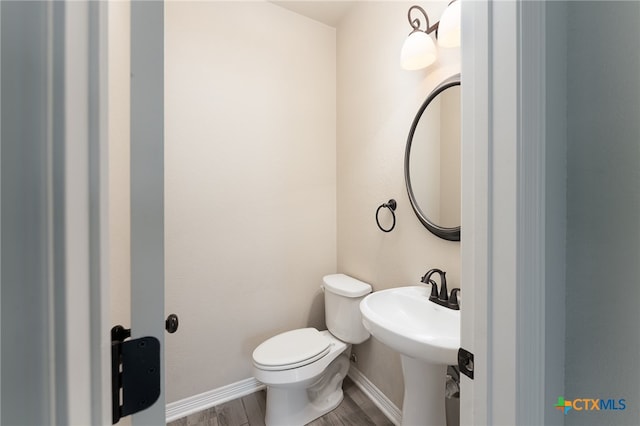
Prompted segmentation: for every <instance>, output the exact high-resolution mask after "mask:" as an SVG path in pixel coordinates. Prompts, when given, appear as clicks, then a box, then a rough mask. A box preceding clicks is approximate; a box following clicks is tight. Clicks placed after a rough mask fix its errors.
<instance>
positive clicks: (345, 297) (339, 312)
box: [322, 274, 371, 344]
mask: <svg viewBox="0 0 640 426" xmlns="http://www.w3.org/2000/svg"><path fill="white" fill-rule="evenodd" d="M322 281H323V287H324V313H325V320H326V322H327V328H328V329H329V332H330V333H331V334H333V335H334V336H335V337H337V338H338V339H340V340H342V341H343V342H345V343H353V344H358V343H362V342H364V341H365V340H367V339H368V338H369V332H368V331H367V330H366V329H365V328H364V326H363V325H362V314H361V313H360V302H361V301H362V299H364V297H365V296H366V295H367V294H369V293H371V285H369V284H367V283H365V282H362V281H360V280H357V279H355V278H352V277H350V276H348V275H345V274H332V275H327V276H325V277H324V278H323V279H322Z"/></svg>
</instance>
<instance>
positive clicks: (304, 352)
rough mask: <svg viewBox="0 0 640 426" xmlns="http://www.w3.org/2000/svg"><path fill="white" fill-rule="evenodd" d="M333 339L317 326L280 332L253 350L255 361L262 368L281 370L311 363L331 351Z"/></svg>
mask: <svg viewBox="0 0 640 426" xmlns="http://www.w3.org/2000/svg"><path fill="white" fill-rule="evenodd" d="M330 349H331V340H330V339H327V337H326V336H325V335H323V334H322V333H320V332H319V331H318V330H316V329H315V328H300V329H297V330H291V331H287V332H285V333H281V334H278V335H277V336H274V337H272V338H270V339H268V340H266V341H265V342H263V343H262V344H261V345H260V346H258V347H257V348H256V349H255V350H254V351H253V363H254V364H255V366H256V367H257V368H259V369H262V370H269V371H280V370H289V369H293V368H298V367H302V366H305V365H307V364H311V363H312V362H315V361H317V360H319V359H321V358H322V357H324V356H325V355H327V354H328V353H329V350H330Z"/></svg>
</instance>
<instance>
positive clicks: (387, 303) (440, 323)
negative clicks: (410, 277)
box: [360, 285, 460, 426]
mask: <svg viewBox="0 0 640 426" xmlns="http://www.w3.org/2000/svg"><path fill="white" fill-rule="evenodd" d="M430 294H431V287H430V286H426V285H425V286H411V287H398V288H392V289H389V290H382V291H378V292H374V293H371V294H370V295H368V296H367V297H365V298H364V299H363V300H362V302H360V311H361V312H362V322H363V324H364V327H365V328H366V329H367V330H368V331H369V333H371V335H372V336H373V337H375V338H376V339H378V340H379V341H381V342H382V343H384V344H385V345H387V346H389V347H390V348H392V349H394V350H396V351H398V352H400V359H401V361H402V373H403V376H404V401H403V402H402V425H403V426H405V425H406V426H415V425H424V426H427V425H444V424H446V417H445V403H444V390H445V383H446V375H447V365H456V364H457V363H458V361H457V358H458V348H460V311H454V310H453V309H449V308H446V307H444V306H440V305H438V304H436V303H434V302H432V301H430V300H429V295H430Z"/></svg>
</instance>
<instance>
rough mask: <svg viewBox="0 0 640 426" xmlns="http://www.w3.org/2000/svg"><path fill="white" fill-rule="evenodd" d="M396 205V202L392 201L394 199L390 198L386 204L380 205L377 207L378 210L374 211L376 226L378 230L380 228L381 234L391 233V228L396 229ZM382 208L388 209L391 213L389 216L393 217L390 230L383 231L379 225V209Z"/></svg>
mask: <svg viewBox="0 0 640 426" xmlns="http://www.w3.org/2000/svg"><path fill="white" fill-rule="evenodd" d="M397 205H398V204H397V203H396V200H394V199H393V198H392V199H390V200H389V201H388V202H387V203H384V204H380V205H379V206H378V209H377V210H376V224H377V225H378V228H380V230H381V231H382V232H391V231H393V228H395V227H396V214H395V210H396V207H397ZM383 207H385V208H387V209H389V211H390V212H391V216H393V225H391V228H389V229H384V228H383V227H382V225H380V220H379V219H378V214H380V209H381V208H383Z"/></svg>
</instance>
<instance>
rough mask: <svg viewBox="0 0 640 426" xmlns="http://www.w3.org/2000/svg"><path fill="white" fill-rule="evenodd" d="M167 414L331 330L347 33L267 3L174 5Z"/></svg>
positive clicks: (169, 77)
mask: <svg viewBox="0 0 640 426" xmlns="http://www.w3.org/2000/svg"><path fill="white" fill-rule="evenodd" d="M165 27H166V34H165V40H166V41H165V43H166V47H165V55H166V56H165V63H166V66H165V71H166V77H165V78H166V84H165V90H166V94H165V96H166V97H165V108H166V110H165V111H166V115H165V117H166V124H165V129H166V147H165V167H166V169H165V185H166V186H165V194H166V200H165V212H166V213H165V214H166V216H165V232H166V236H165V238H166V240H165V241H166V257H165V259H166V264H165V269H166V310H167V313H169V312H175V313H177V314H178V315H179V317H180V330H179V331H178V333H176V334H173V335H169V336H167V338H166V349H167V350H166V375H167V376H166V377H167V380H166V383H167V389H166V392H167V393H166V395H167V402H172V401H176V400H179V399H182V398H185V397H189V396H193V395H196V394H199V393H202V392H205V391H209V390H211V389H215V388H218V387H221V386H224V385H228V384H230V383H234V382H237V381H239V380H242V379H246V378H248V377H251V375H252V374H251V353H252V351H253V349H254V348H255V347H256V346H257V345H258V344H259V343H261V342H262V341H263V340H264V339H266V338H267V337H270V336H273V335H274V334H276V333H279V332H282V331H285V330H290V329H294V328H298V327H304V326H307V325H313V326H316V327H324V315H323V304H322V303H321V302H322V298H321V296H320V294H321V293H320V284H321V278H322V276H323V275H325V274H327V273H333V272H335V271H336V148H335V145H336V136H335V134H336V127H335V126H336V118H335V104H336V98H335V97H336V71H335V70H336V64H335V61H336V53H335V45H336V38H335V37H336V34H335V29H333V28H330V27H328V26H326V25H323V24H320V23H318V22H315V21H312V20H310V19H307V18H304V17H302V16H300V15H297V14H295V13H293V12H290V11H287V10H285V9H283V8H280V7H278V6H276V5H273V4H270V3H266V2H168V3H167V4H166V15H165Z"/></svg>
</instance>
